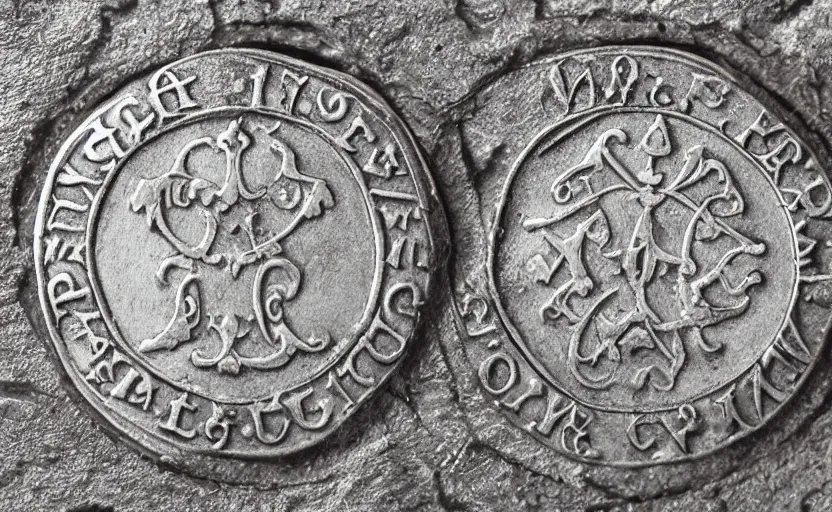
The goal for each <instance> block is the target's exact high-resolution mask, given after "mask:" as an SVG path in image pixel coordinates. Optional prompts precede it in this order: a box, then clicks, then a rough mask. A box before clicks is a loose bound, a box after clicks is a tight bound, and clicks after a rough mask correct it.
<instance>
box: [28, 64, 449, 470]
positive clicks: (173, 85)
mask: <svg viewBox="0 0 832 512" xmlns="http://www.w3.org/2000/svg"><path fill="white" fill-rule="evenodd" d="M443 219H444V218H443V216H442V214H441V210H440V208H439V205H438V203H437V202H436V194H435V192H434V190H433V186H432V183H431V181H430V179H429V176H428V173H427V170H426V168H425V164H424V162H423V160H422V158H421V157H420V155H419V153H418V151H417V149H416V147H415V145H414V142H413V140H412V139H411V137H410V136H409V135H408V133H407V131H406V130H405V129H404V126H403V124H402V123H401V121H399V120H398V118H397V117H396V116H395V114H393V113H392V112H391V110H390V109H389V107H387V106H386V105H385V104H384V102H383V101H382V100H381V99H380V98H379V97H378V96H376V95H375V94H374V93H372V92H371V91H370V90H369V89H368V88H366V87H364V86H362V85H361V84H360V83H358V82H357V81H356V80H354V79H352V78H350V77H348V76H345V75H343V74H340V73H337V72H333V71H330V70H327V69H324V68H321V67H317V66H313V65H310V64H308V63H305V62H300V61H297V60H293V59H289V58H286V57H282V56H279V55H276V54H272V53H267V52H262V51H254V50H224V51H214V52H208V53H203V54H199V55H195V56H192V57H188V58H185V59H183V60H180V61H178V62H175V63H172V64H170V65H167V66H165V67H163V68H161V69H159V70H157V71H155V72H154V73H153V74H152V75H150V76H149V78H145V79H141V80H138V81H136V82H134V83H132V84H130V85H128V86H126V87H125V88H123V89H122V90H120V91H118V92H117V93H116V94H114V96H113V97H112V99H111V100H109V101H107V102H106V103H105V104H104V105H101V106H100V107H99V108H97V109H96V110H95V112H94V113H92V115H90V116H89V117H88V118H87V119H86V120H85V121H84V122H83V123H81V124H80V126H79V127H78V128H77V129H76V130H75V131H74V132H73V133H72V135H70V136H69V138H68V139H67V140H66V142H65V143H64V144H63V146H62V147H61V149H60V151H59V153H58V154H57V156H56V157H55V159H54V163H53V164H52V166H51V168H50V170H49V175H48V178H47V182H46V185H45V187H44V189H43V193H42V196H41V202H40V205H39V210H38V215H37V221H36V227H35V237H34V253H35V259H36V269H37V282H38V288H39V294H40V301H41V305H42V308H43V314H44V316H45V319H46V324H47V325H48V328H49V332H50V334H51V338H52V342H53V343H54V346H55V349H56V352H57V354H58V356H59V358H60V362H61V364H62V365H63V368H64V369H65V370H66V372H67V374H68V375H69V377H70V380H71V382H72V384H73V385H74V386H75V387H76V388H77V390H78V391H79V392H80V395H81V396H83V398H84V399H85V400H86V401H87V402H89V404H91V405H92V406H93V407H94V409H95V410H96V411H97V413H99V415H100V416H101V417H103V419H104V420H106V422H107V423H108V424H109V426H110V427H111V430H112V431H114V432H116V433H117V434H119V435H120V436H123V437H125V438H126V439H127V440H129V441H131V442H132V443H133V444H135V445H137V446H139V447H140V448H141V449H142V450H144V451H145V452H148V453H151V454H154V455H157V456H160V457H163V458H164V459H165V460H168V461H172V462H176V461H177V460H178V459H181V458H183V457H187V456H190V455H193V454H198V455H200V456H203V455H205V456H219V457H233V458H263V457H273V456H279V455H284V454H288V453H292V452H296V451H298V450H300V449H302V448H304V447H307V446H310V445H312V444H314V443H317V442H319V441H321V440H322V439H323V438H324V437H325V436H327V435H328V434H329V433H331V432H332V431H333V430H334V429H336V427H338V425H339V424H341V423H342V422H343V421H344V420H345V419H346V418H347V417H349V416H350V415H351V414H353V413H354V412H355V411H356V409H357V408H358V406H359V405H361V404H362V403H363V402H365V401H366V400H367V399H368V398H369V397H370V396H371V395H372V393H373V391H374V390H375V389H376V388H378V387H379V386H380V385H381V384H382V383H383V382H385V380H386V379H387V378H388V377H389V376H390V375H391V373H392V372H393V371H394V370H395V369H396V367H397V366H398V365H399V364H400V363H401V362H402V359H403V358H404V357H405V354H406V353H407V349H408V346H409V345H410V343H411V341H412V339H413V334H414V331H415V330H416V328H417V325H418V323H419V319H420V313H421V312H422V310H423V308H424V306H425V304H426V303H427V301H428V300H429V294H430V293H431V292H430V289H431V286H432V280H433V279H432V276H433V274H434V270H435V269H436V268H437V265H438V264H439V263H440V261H439V260H440V259H441V252H442V251H441V248H442V242H441V240H440V238H441V237H440V238H437V237H439V236H440V235H439V233H441V232H442V231H441V230H442V225H443V224H442V223H443V222H444V220H443Z"/></svg>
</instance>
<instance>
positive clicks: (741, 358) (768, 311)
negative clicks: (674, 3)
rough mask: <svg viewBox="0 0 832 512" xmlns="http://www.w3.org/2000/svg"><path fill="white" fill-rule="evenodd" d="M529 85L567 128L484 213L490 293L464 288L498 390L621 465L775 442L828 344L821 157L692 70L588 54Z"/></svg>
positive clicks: (566, 448) (472, 274) (678, 61)
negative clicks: (777, 425) (769, 436)
mask: <svg viewBox="0 0 832 512" xmlns="http://www.w3.org/2000/svg"><path fill="white" fill-rule="evenodd" d="M527 72H528V73H532V74H535V73H536V76H538V77H539V85H540V89H539V91H537V92H535V93H534V95H536V99H533V101H531V100H530V101H531V103H533V104H536V105H537V106H538V107H537V108H540V109H541V113H540V114H539V115H540V116H546V117H548V119H550V120H549V121H548V126H546V127H544V128H542V129H539V130H538V131H537V132H532V133H529V134H526V136H527V137H531V141H530V142H524V144H526V147H525V149H523V150H522V151H520V152H519V154H518V155H517V157H516V160H515V161H514V165H513V166H512V167H511V169H510V171H509V172H508V176H507V177H506V179H505V186H504V188H503V190H502V192H501V195H500V197H498V198H497V197H495V198H494V199H493V200H492V198H491V196H489V195H488V194H489V192H488V191H484V192H483V194H484V196H483V197H481V198H480V199H481V202H482V205H483V210H484V211H483V212H482V215H483V217H484V218H489V216H490V215H493V216H494V217H495V218H496V219H497V220H496V222H495V223H494V225H493V227H492V233H491V238H490V247H489V249H488V258H489V262H488V264H487V266H486V271H485V275H483V274H480V273H479V271H478V270H477V268H476V267H475V266H470V265H469V266H466V267H465V269H463V270H462V271H461V272H462V275H461V276H460V275H458V276H457V279H463V280H464V282H465V285H464V287H461V288H460V292H459V293H458V294H457V304H458V314H459V324H460V326H461V327H462V329H463V331H464V333H465V335H466V339H467V340H468V341H467V343H466V353H467V356H468V358H469V359H470V360H471V362H472V363H473V364H474V365H475V367H476V368H477V375H478V377H479V380H480V382H481V384H482V386H483V388H484V390H485V392H486V393H487V394H488V395H490V396H492V397H493V398H494V399H495V400H496V403H497V404H498V405H499V407H500V409H501V410H502V412H503V413H504V414H505V415H506V416H507V417H508V419H509V420H510V421H512V422H513V423H515V424H516V425H517V426H518V427H520V428H522V429H523V430H525V431H526V432H528V433H529V434H531V435H532V436H533V437H535V438H537V439H538V440H539V441H540V442H542V443H544V444H546V445H548V446H551V447H552V448H553V449H555V450H557V451H559V452H562V453H564V454H567V455H569V456H573V457H576V458H579V459H581V460H585V461H592V462H601V463H605V464H613V465H628V466H630V465H644V464H652V463H656V462H665V461H671V460H678V459H687V458H692V457H696V456H700V455H703V454H706V453H709V452H711V451H713V450H715V449H717V448H719V447H721V446H724V445H726V444H728V443H730V442H732V441H734V440H735V439H738V438H740V437H742V436H744V435H746V434H747V433H749V432H751V431H753V430H756V429H758V428H759V427H761V426H762V425H763V424H764V423H766V422H767V421H768V420H769V419H770V418H771V417H772V416H773V415H774V414H775V413H776V412H777V411H778V410H779V409H780V408H781V407H782V405H783V403H784V402H785V401H786V400H787V399H788V398H789V397H791V396H792V395H793V394H794V393H795V392H796V391H797V388H798V386H799V385H800V383H801V382H802V381H803V380H804V379H805V376H806V375H807V373H808V372H809V370H810V369H811V367H812V365H813V364H814V362H815V360H816V357H817V355H818V353H819V352H820V350H821V347H822V343H823V340H824V339H825V332H824V327H823V326H824V325H826V321H825V320H823V321H821V320H820V319H821V318H823V319H828V318H829V312H828V310H825V309H823V308H828V307H829V301H827V300H825V298H826V297H828V295H829V292H828V287H829V284H828V283H829V281H830V279H832V272H830V269H832V267H830V265H829V261H828V255H827V254H826V252H825V250H824V249H823V247H826V246H827V245H826V244H821V243H819V242H820V241H821V240H824V239H826V238H827V236H828V233H827V230H825V229H824V223H825V222H826V220H825V219H828V218H829V217H830V216H832V212H830V207H832V187H830V185H829V181H828V179H827V177H826V175H825V174H824V173H823V172H822V171H821V167H820V165H819V164H818V161H817V159H816V157H815V156H814V154H813V153H812V151H811V150H810V149H809V148H808V147H807V146H806V145H805V144H804V143H803V142H801V141H800V140H799V139H798V138H797V136H796V135H795V134H794V133H793V132H791V131H790V130H789V129H788V128H787V127H786V126H785V125H784V124H782V123H781V122H780V121H778V120H777V118H776V116H775V114H773V113H771V112H770V111H769V110H768V109H767V108H765V107H764V106H763V105H762V104H761V103H760V102H759V101H758V100H757V99H756V98H754V97H752V96H751V95H749V94H748V93H746V92H745V91H743V90H742V88H741V87H739V86H737V85H736V83H735V80H734V79H733V78H732V77H731V76H730V75H729V74H728V73H727V72H725V71H723V70H720V69H718V68H716V67H714V66H713V65H712V64H710V63H707V62H704V61H702V60H701V59H698V58H696V57H692V56H690V55H686V54H683V53H680V52H671V51H666V50H658V49H649V48H603V49H597V50H587V51H581V52H576V53H573V54H569V55H566V56H563V57H559V58H556V59H552V60H549V61H546V62H543V63H540V64H538V65H536V66H531V67H530V68H529V69H528V71H525V70H524V71H522V73H527ZM507 80H509V79H507ZM497 90H499V86H497V87H495V91H497ZM494 94H496V92H495V93H494ZM520 110H522V109H520ZM533 117H534V116H533ZM541 120H543V121H545V119H541ZM535 122H536V121H534V122H531V121H529V120H528V119H527V120H524V121H523V122H522V123H518V125H520V124H522V125H523V126H534V125H535ZM527 140H528V139H527ZM492 203H496V204H497V206H496V208H495V209H494V210H491V209H490V207H489V206H487V205H490V204H492ZM463 257H466V256H463ZM798 299H800V300H798Z"/></svg>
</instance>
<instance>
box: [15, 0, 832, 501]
mask: <svg viewBox="0 0 832 512" xmlns="http://www.w3.org/2000/svg"><path fill="white" fill-rule="evenodd" d="M830 12H832V1H830V0H814V1H813V0H754V1H751V0H748V1H740V0H715V1H714V0H707V1H705V0H693V1H679V0H655V1H653V0H608V1H603V0H564V1H556V0H535V1H531V0H530V1H525V2H523V1H516V2H512V1H510V0H502V1H501V0H446V1H444V2H432V3H430V4H428V3H427V2H423V1H421V0H410V1H402V2H386V1H383V0H378V1H364V0H357V1H352V2H326V1H323V0H294V1H285V2H282V1H281V2H278V1H273V2H268V1H254V0H231V1H219V0H202V1H199V0H197V1H193V2H174V1H166V0H156V1H153V0H132V1H130V0H127V1H120V2H117V1H109V2H108V1H95V0H62V1H52V0H42V1H40V2H29V1H25V0H17V1H16V0H3V1H2V2H0V59H2V60H1V61H0V64H2V65H0V70H2V71H0V92H2V97H3V98H4V101H3V102H2V104H0V142H2V143H1V144H0V237H2V239H1V240H0V262H2V267H3V272H2V274H0V423H2V425H0V503H2V504H3V506H4V508H5V509H6V510H102V509H103V510H111V509H112V510H117V511H126V510H157V509H163V508H165V509H169V510H229V509H236V510H267V511H283V510H308V511H319V510H348V511H349V510H355V511H359V510H361V511H363V510H471V511H484V510H509V509H511V510H633V511H647V510H713V511H723V510H725V511H727V510H754V511H760V510H790V511H791V510H793V511H804V510H828V509H829V508H832V465H830V462H829V460H832V459H830V457H829V456H828V453H829V452H830V450H832V444H831V443H832V441H830V440H831V439H832V412H830V411H829V410H828V409H829V407H828V403H827V402H829V400H828V396H832V395H829V393H830V391H832V387H830V385H829V384H830V382H829V380H830V377H829V374H830V367H832V365H830V364H829V363H830V361H829V354H828V350H827V353H826V354H825V355H824V358H825V359H824V361H821V363H820V365H819V367H818V371H816V372H815V375H813V377H812V378H810V379H809V382H808V383H807V385H806V386H805V387H804V391H803V392H804V394H806V398H805V399H803V400H801V401H799V402H798V403H797V404H796V405H795V407H793V410H792V411H790V412H789V413H788V414H786V415H785V416H784V419H783V421H781V422H777V423H778V424H779V425H780V426H777V425H775V426H774V427H773V428H769V429H767V430H766V431H765V432H763V433H761V434H760V435H758V436H753V437H752V438H751V439H749V440H748V441H747V442H744V443H741V446H738V447H736V448H732V449H729V450H728V451H726V452H723V453H720V454H718V455H716V456H715V457H712V458H710V459H709V460H707V461H705V463H704V464H700V465H696V466H694V467H690V468H687V467H684V468H681V469H680V468H676V469H673V468H658V469H656V470H652V471H640V472H625V471H621V470H616V471H609V470H603V469H597V468H591V467H586V466H582V465H579V464H577V463H573V462H569V461H566V460H564V459H561V458H558V457H557V456H555V455H553V454H551V453H550V452H549V451H547V450H545V449H542V448H540V447H537V446H536V445H535V444H533V443H531V442H529V443H525V444H524V443H521V444H517V445H514V444H512V442H511V441H510V440H511V439H514V438H513V437H512V436H511V434H509V433H503V432H501V429H502V428H503V427H502V426H500V424H499V423H498V422H497V421H496V420H494V417H495V416H494V413H493V411H491V410H490V406H489V404H488V403H486V401H485V400H484V399H483V397H482V396H481V395H480V394H479V392H478V391H477V388H476V386H475V385H474V380H473V372H471V371H470V370H466V369H465V365H464V364H463V363H464V361H463V359H462V355H461V353H460V351H459V347H458V341H457V338H456V335H455V334H454V332H455V329H454V325H453V318H452V315H451V314H450V311H449V304H450V302H449V300H448V296H449V292H450V290H445V294H444V296H443V297H440V300H439V301H438V302H437V303H436V304H434V307H435V309H436V313H435V314H434V315H433V316H432V317H430V318H428V320H429V323H430V325H429V326H428V327H427V328H426V329H425V330H424V333H423V336H422V339H421V342H420V343H419V347H418V348H417V349H416V350H415V352H414V353H413V354H412V355H411V357H410V358H409V362H407V363H405V365H404V367H403V369H402V371H401V372H400V373H399V376H398V377H396V378H395V379H394V380H393V381H392V382H391V384H390V385H388V386H387V388H386V390H384V391H383V392H382V393H380V394H379V396H378V397H377V398H376V399H375V400H374V401H373V402H372V403H371V405H370V407H367V408H365V409H364V410H362V411H360V412H359V413H358V414H356V416H355V417H354V418H353V420H352V421H351V422H350V423H348V424H347V425H345V426H344V427H343V428H342V429H341V431H340V432H339V434H338V435H337V436H336V437H335V438H334V439H332V440H331V441H329V442H328V443H326V444H325V445H324V446H322V447H321V448H320V449H315V450H313V451H309V452H305V453H304V454H301V456H299V457H296V458H293V459H292V460H289V461H282V462H280V461H279V462H276V463H275V464H273V465H271V466H270V467H269V468H268V469H267V470H264V473H266V474H267V476H268V478H266V479H264V480H263V482H264V483H262V484H261V485H258V486H243V485H234V484H227V483H216V482H213V481H210V480H205V479H194V478H191V477H188V476H185V475H180V474H175V473H172V472H169V471H165V470H163V469H160V468H159V467H158V466H157V465H156V464H155V463H154V462H152V461H149V460H144V459H141V458H140V457H139V456H138V455H137V454H136V453H134V452H133V451H132V450H130V449H128V448H127V447H125V446H123V445H121V444H118V443H116V442H114V441H112V440H111V439H109V438H108V437H107V436H106V435H104V434H103V433H102V432H101V431H99V430H98V429H96V428H95V426H94V425H93V423H92V421H91V419H90V417H89V416H88V415H87V414H86V413H85V412H83V411H82V409H80V408H79V407H78V405H76V404H75V403H74V402H72V401H70V400H69V399H68V398H67V393H66V392H65V391H64V389H63V383H62V382H60V380H59V373H58V371H57V370H56V368H55V366H54V365H53V364H52V362H51V360H50V357H49V355H48V352H47V350H46V349H45V345H44V341H43V340H41V339H39V338H38V337H36V336H35V335H34V333H33V331H32V329H31V327H30V326H29V323H28V321H27V319H26V315H25V313H24V308H23V306H22V305H21V301H22V302H23V303H28V302H29V300H30V299H29V298H28V296H27V294H26V293H22V292H21V289H25V288H26V286H25V283H26V280H27V279H30V276H29V272H30V270H31V267H30V263H29V262H30V261H31V250H30V248H29V245H30V239H31V231H32V225H31V219H30V217H29V216H27V215H25V214H24V215H18V214H17V213H16V212H17V208H18V207H22V208H23V211H27V210H30V209H31V207H32V205H33V204H34V202H36V200H37V193H38V190H37V182H38V179H37V177H38V176H41V175H42V174H43V173H44V172H45V170H46V168H47V166H48V162H49V159H50V157H51V156H52V155H54V151H55V149H56V145H57V144H59V143H60V139H61V137H62V136H63V135H65V134H66V133H67V129H68V128H69V126H71V125H72V123H73V122H75V121H77V120H78V119H79V118H80V117H81V116H82V114H83V113H84V112H85V109H87V108H89V107H91V106H92V105H93V104H95V103H96V102H98V101H100V100H101V99H102V98H103V97H105V96H106V95H107V93H108V92H109V91H112V90H114V89H115V88H116V87H117V86H118V85H119V84H121V83H123V82H125V81H127V80H128V79H129V78H130V77H133V76H135V75H137V74H142V73H144V72H147V71H148V70H150V69H152V68H153V67H156V66H158V65H160V64H162V63H164V62H167V61H170V60H173V59H175V58H178V57H180V56H184V55H187V54H190V53H193V52H196V51H199V50H202V49H209V48H216V47H222V46H229V45H249V46H251V45H256V46H260V47H267V48H272V49H276V50H282V51H286V52H289V53H293V54H295V55H299V56H302V57H306V58H309V59H311V60H314V61H316V62H319V63H324V64H327V65H330V66H332V67H335V68H338V69H341V70H343V71H346V72H349V73H353V74H355V75H357V76H358V77H359V78H361V79H363V80H365V81H366V82H368V83H370V84H371V85H372V86H373V87H374V88H375V89H376V90H378V91H379V92H380V93H381V94H382V95H383V96H384V97H385V98H387V100H388V101H389V102H390V103H391V104H392V106H393V107H394V108H395V109H396V110H397V111H398V112H399V113H400V115H401V116H402V117H403V118H404V120H405V121H406V122H407V123H408V124H409V125H410V127H411V129H412V130H413V132H414V134H415V135H416V137H417V139H418V141H419V142H420V144H421V145H422V147H423V149H424V152H425V154H426V157H427V158H428V161H429V163H430V165H431V167H432V169H433V173H434V176H435V178H436V180H437V182H438V185H439V187H440V189H441V191H442V193H443V195H444V198H445V202H446V206H447V210H448V215H449V220H450V222H451V225H452V226H453V223H454V222H463V221H468V222H470V221H471V219H472V218H474V217H475V215H476V204H477V199H476V197H475V195H474V194H473V193H472V190H473V189H472V186H471V184H472V183H473V182H475V181H476V180H482V179H485V178H486V177H487V176H488V174H489V173H492V172H493V170H494V168H495V166H502V165H505V162H503V161H501V159H500V154H501V151H500V139H499V133H500V130H504V129H510V128H509V127H494V128H495V129H494V131H493V132H491V133H475V132H474V131H472V130H470V127H468V129H466V120H467V119H468V118H469V117H470V115H471V114H472V113H473V112H474V111H475V110H476V109H478V108H481V105H480V101H479V99H480V95H479V93H480V92H481V91H483V90H484V89H485V88H487V86H488V85H489V84H490V83H492V82H493V81H494V80H495V79H496V78H498V77H500V76H501V75H502V74H504V73H505V72H506V71H507V70H509V69H511V68H512V67H515V66H519V65H522V64H523V63H524V62H528V61H530V60H533V59H537V58H543V57H545V56H547V55H549V54H551V53H552V52H557V51H560V50H565V49H569V48H573V47H577V46H584V45H590V44H614V43H624V42H627V43H653V44H659V43H661V44H673V45H676V46H683V47H685V48H687V49H691V50H695V51H698V52H700V53H703V54H705V55H709V56H711V57H712V58H714V59H715V60H717V62H722V63H725V64H727V65H729V66H731V67H733V68H735V69H737V70H738V71H740V72H742V73H744V74H745V75H747V76H748V77H750V78H751V79H752V80H754V81H755V82H756V83H757V84H759V85H760V86H763V87H764V88H766V89H768V90H769V91H772V92H775V93H776V95H777V96H778V97H779V99H780V101H781V102H782V103H783V104H784V106H785V107H786V108H787V109H790V110H791V109H794V110H795V114H796V115H797V116H798V117H799V118H801V119H802V121H803V123H805V124H806V125H807V126H808V128H809V129H810V130H812V131H813V133H814V134H816V135H817V137H812V134H811V133H804V136H806V137H807V138H813V139H814V140H815V142H816V143H818V144H824V145H827V144H830V143H832V123H830V117H832V111H830V108H832V83H830V82H828V81H827V79H826V77H827V76H829V74H830V71H832V52H830V49H832V25H831V23H832V21H830V18H829V16H830V14H829V13H830ZM827 164H828V163H827ZM827 166H828V165H827ZM455 242H456V243H457V244H459V243H480V242H478V241H472V240H455ZM479 411H483V412H479ZM240 479H241V481H245V480H248V481H251V480H253V479H254V478H253V477H252V476H251V475H243V476H241V478H240ZM96 507H97V508H96Z"/></svg>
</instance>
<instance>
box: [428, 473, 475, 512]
mask: <svg viewBox="0 0 832 512" xmlns="http://www.w3.org/2000/svg"><path fill="white" fill-rule="evenodd" d="M433 487H434V489H436V501H437V503H438V505H439V506H440V507H442V510H446V511H447V512H467V511H468V510H470V508H469V507H468V506H467V505H465V504H464V503H462V502H460V501H459V500H457V499H456V498H454V497H453V496H451V495H450V494H448V491H447V490H446V489H445V484H444V483H442V473H441V471H439V470H436V471H434V472H433Z"/></svg>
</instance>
